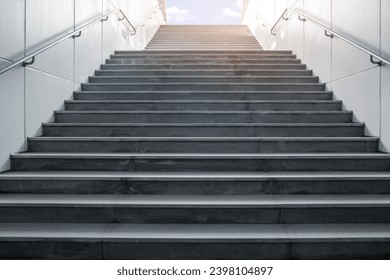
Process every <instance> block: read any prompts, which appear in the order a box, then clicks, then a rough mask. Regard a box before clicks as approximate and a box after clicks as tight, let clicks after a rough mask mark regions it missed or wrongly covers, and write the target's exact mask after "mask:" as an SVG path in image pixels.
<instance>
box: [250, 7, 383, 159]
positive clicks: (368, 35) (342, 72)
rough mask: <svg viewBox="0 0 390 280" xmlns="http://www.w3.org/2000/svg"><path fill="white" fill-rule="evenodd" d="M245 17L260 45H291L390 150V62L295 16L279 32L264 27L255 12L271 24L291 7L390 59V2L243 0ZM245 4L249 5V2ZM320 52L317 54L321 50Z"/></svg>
mask: <svg viewBox="0 0 390 280" xmlns="http://www.w3.org/2000/svg"><path fill="white" fill-rule="evenodd" d="M243 4H244V7H245V8H244V15H243V22H244V23H245V24H248V26H249V27H250V29H251V31H252V33H253V34H255V36H256V37H257V39H258V40H259V41H260V43H261V44H262V45H263V47H264V49H275V50H292V51H293V53H294V54H296V55H297V57H298V58H300V59H302V61H303V63H305V64H307V66H308V68H309V69H313V71H314V74H315V75H318V76H319V77H321V82H324V83H326V84H327V88H328V90H332V91H333V92H334V94H335V98H336V99H339V100H342V101H343V104H344V106H345V107H344V109H346V110H353V112H354V121H357V122H365V123H366V134H367V135H371V136H380V137H381V150H382V151H385V152H389V151H390V110H389V108H390V67H389V66H383V67H378V66H375V65H374V64H372V63H370V57H369V55H367V54H366V53H364V52H362V51H360V50H358V49H356V48H354V47H353V46H350V45H349V44H347V43H345V42H343V41H342V40H340V39H337V38H334V39H330V38H328V37H326V36H325V35H324V32H323V30H322V29H320V28H318V27H316V26H314V25H313V24H311V23H310V22H306V23H304V22H302V21H300V20H299V19H298V17H297V16H296V15H290V16H289V20H288V21H283V23H282V24H281V25H280V27H279V29H278V32H277V35H276V36H272V35H271V34H270V32H269V30H267V29H266V28H264V27H262V25H261V23H260V21H259V20H257V21H256V19H255V16H254V15H256V16H257V17H258V18H259V19H262V21H265V23H266V24H267V25H269V26H272V25H273V24H274V23H275V22H276V20H277V19H278V17H279V16H280V15H281V14H282V12H283V11H284V9H285V8H286V7H292V6H293V7H294V8H295V9H296V10H298V11H301V12H304V13H305V14H307V15H308V16H310V17H311V18H313V19H314V20H316V21H318V22H320V23H321V24H323V25H325V26H327V27H329V28H331V29H333V30H335V31H337V32H339V33H341V34H343V35H345V36H348V37H349V38H351V39H353V40H356V41H357V42H359V43H361V44H362V45H363V46H367V47H369V48H370V49H372V50H373V51H375V52H377V53H378V54H380V55H382V56H384V57H385V58H390V37H389V36H388V34H390V17H389V13H390V12H389V11H390V1H388V0H374V1H365V0H344V1H336V0H298V1H296V0H288V1H286V0H274V1H267V0H245V1H244V3H243ZM247 6H248V7H247ZM319 54H321V55H319Z"/></svg>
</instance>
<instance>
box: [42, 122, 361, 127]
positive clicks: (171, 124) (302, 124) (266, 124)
mask: <svg viewBox="0 0 390 280" xmlns="http://www.w3.org/2000/svg"><path fill="white" fill-rule="evenodd" d="M362 125H364V123H123V124H121V123H44V124H43V126H62V127H68V126H69V127H73V126H81V127H88V126H94V127H101V126H109V127H137V126H141V127H142V126H148V127H154V126H157V127H161V126H162V127H168V126H172V127H188V126H191V127H199V126H207V127H228V126H237V127H256V126H258V127H267V126H270V127H283V126H287V127H295V126H299V127H306V126H309V127H317V126H320V127H331V126H342V127H350V126H352V127H354V126H359V127H360V126H362Z"/></svg>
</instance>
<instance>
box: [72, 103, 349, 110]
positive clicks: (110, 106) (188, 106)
mask: <svg viewBox="0 0 390 280" xmlns="http://www.w3.org/2000/svg"><path fill="white" fill-rule="evenodd" d="M65 109H66V110H68V111H83V110H86V111H95V110H96V111H110V110H112V111H121V110H123V111H132V110H135V111H137V110H138V111H153V110H156V111H164V110H168V111H172V110H179V111H183V110H194V111H209V110H211V111H224V110H226V111H341V103H339V102H334V103H314V102H313V103H282V104H275V103H267V104H261V103H257V104H256V103H254V104H250V103H246V104H245V103H238V104H229V103H223V102H222V101H221V103H195V104H194V103H152V102H151V103H125V102H123V103H109V102H107V103H75V102H67V103H65Z"/></svg>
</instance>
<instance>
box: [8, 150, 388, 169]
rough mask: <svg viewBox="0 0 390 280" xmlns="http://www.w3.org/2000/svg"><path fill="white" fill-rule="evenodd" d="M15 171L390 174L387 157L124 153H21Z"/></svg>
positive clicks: (13, 166)
mask: <svg viewBox="0 0 390 280" xmlns="http://www.w3.org/2000/svg"><path fill="white" fill-rule="evenodd" d="M11 169H12V170H14V171H132V172H148V171H159V172H167V171H172V172H179V171H180V172H181V171H184V172H195V171H196V172H198V171H208V172H210V171H215V172H221V171H237V172H239V171H252V172H253V171H256V172H259V171H260V172H271V171H273V172H276V171H288V172H290V171H301V172H302V171H307V172H309V171H323V172H325V171H367V172H368V171H386V172H388V171H390V156H389V155H387V154H380V153H368V154H342V153H335V154H329V153H318V154H315V153H310V154H276V153H272V154H265V153H263V154H255V153H251V154H239V153H235V154H200V153H196V154H190V153H179V154H169V153H163V154H151V153H148V154H139V153H136V154H126V153H114V154H109V153H98V154H93V153H24V154H14V155H12V156H11Z"/></svg>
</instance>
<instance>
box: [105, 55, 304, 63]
mask: <svg viewBox="0 0 390 280" xmlns="http://www.w3.org/2000/svg"><path fill="white" fill-rule="evenodd" d="M296 57H297V56H296V55H294V54H277V53H276V54H272V53H263V54H251V55H233V54H226V55H217V54H214V55H213V54H204V55H202V54H200V55H196V54H172V53H171V54H165V55H164V54H161V55H146V54H145V55H143V56H140V55H130V54H122V55H120V54H114V55H111V56H110V59H113V60H132V61H139V60H144V61H149V60H162V61H165V60H169V61H177V60H206V61H210V60H212V61H214V60H216V61H219V60H233V61H252V60H262V59H296Z"/></svg>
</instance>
